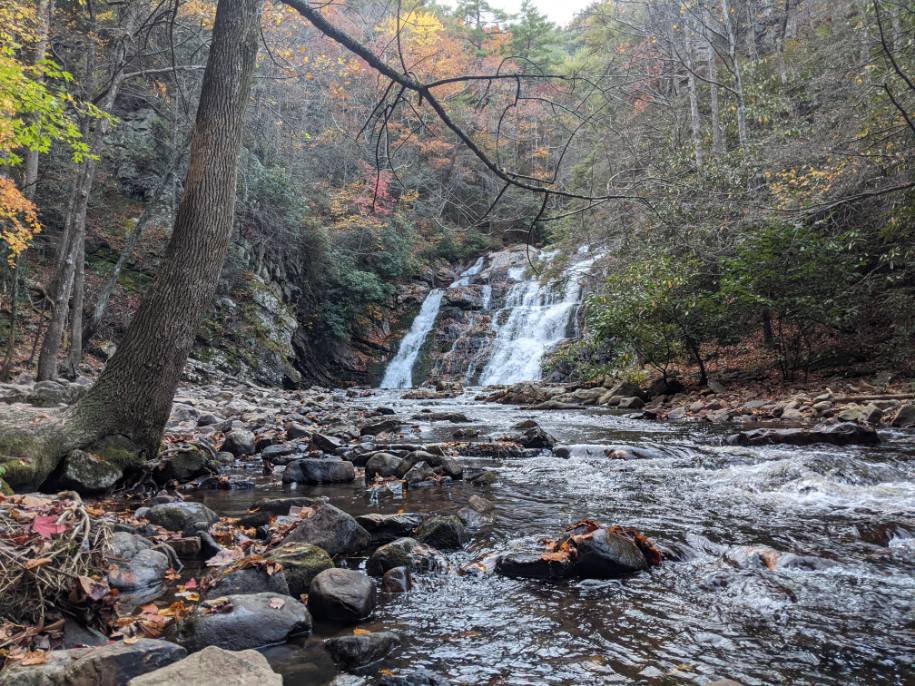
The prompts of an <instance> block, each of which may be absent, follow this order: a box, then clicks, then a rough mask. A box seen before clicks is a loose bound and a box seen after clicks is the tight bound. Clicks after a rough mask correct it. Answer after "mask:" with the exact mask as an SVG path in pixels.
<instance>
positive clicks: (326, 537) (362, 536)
mask: <svg viewBox="0 0 915 686" xmlns="http://www.w3.org/2000/svg"><path fill="white" fill-rule="evenodd" d="M285 542H287V543H293V542H297V543H310V544H311V545H316V546H318V547H319V548H323V549H324V550H326V551H327V552H328V554H330V555H343V554H349V553H358V552H360V551H361V550H364V549H365V548H366V547H368V545H369V543H370V542H371V536H369V532H368V531H366V530H365V529H363V528H362V527H361V526H359V524H358V523H357V522H356V520H355V519H353V518H352V517H351V516H350V515H348V514H347V513H346V512H344V511H343V510H340V509H338V508H336V507H334V506H333V505H331V504H330V503H319V504H316V505H315V506H314V511H313V512H312V513H311V514H310V515H309V516H308V517H306V518H305V519H302V520H301V521H300V522H299V523H298V524H297V525H296V527H295V528H294V529H293V530H292V531H291V532H290V533H289V535H288V536H286V541H285Z"/></svg>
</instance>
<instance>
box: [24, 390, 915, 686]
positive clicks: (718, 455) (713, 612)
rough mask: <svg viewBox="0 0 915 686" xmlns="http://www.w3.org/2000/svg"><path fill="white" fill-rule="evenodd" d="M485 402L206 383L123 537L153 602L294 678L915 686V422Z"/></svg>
mask: <svg viewBox="0 0 915 686" xmlns="http://www.w3.org/2000/svg"><path fill="white" fill-rule="evenodd" d="M449 395H450V396H451V397H446V396H449ZM480 397H481V396H480V395H479V394H478V393H475V392H460V393H458V392H452V393H448V392H417V391H412V392H402V391H348V392H343V391H326V392H321V391H317V390H315V391H286V392H284V391H277V390H267V389H256V388H252V387H242V386H231V385H227V384H225V383H223V384H220V385H214V386H206V385H195V386H189V387H188V388H186V389H183V390H182V392H181V393H180V394H179V397H178V398H177V399H176V404H175V407H174V411H173V418H172V423H171V425H170V427H169V440H170V441H172V444H173V446H174V448H175V449H174V451H173V452H172V453H171V454H170V455H168V456H166V457H167V458H168V459H166V460H165V461H164V463H163V465H162V469H161V470H160V472H161V473H159V474H158V475H157V476H155V477H154V478H155V479H158V480H159V481H160V482H161V483H160V486H163V487H164V490H163V492H162V493H161V494H160V495H159V496H157V497H156V498H155V499H153V500H152V501H146V502H144V503H142V505H143V507H141V508H140V509H139V510H137V511H136V512H135V513H134V514H133V517H134V519H132V520H131V521H130V522H128V523H127V524H125V525H122V528H123V527H124V526H127V528H124V529H123V531H122V533H121V534H119V540H118V544H119V545H121V546H122V549H121V558H122V559H126V560H139V561H138V562H137V564H136V565H135V566H133V567H130V565H129V564H128V569H127V570H125V572H129V573H125V574H123V575H122V578H121V581H122V582H123V583H124V584H126V586H125V592H126V591H130V590H136V591H144V590H149V589H148V588H145V587H144V588H136V589H132V588H129V584H130V583H134V582H136V584H137V585H138V586H139V585H140V584H139V582H141V581H148V582H149V584H148V586H152V587H153V591H156V590H158V591H159V598H158V600H155V602H156V603H158V604H159V605H161V606H163V607H165V606H168V605H169V603H170V602H171V601H172V600H173V598H172V595H173V594H175V593H176V591H175V588H174V585H175V584H176V583H179V584H181V585H180V586H179V587H178V591H177V594H178V595H184V596H185V597H188V596H187V594H189V593H190V594H191V595H190V597H196V595H199V596H202V601H201V602H203V603H210V606H206V607H203V608H202V609H199V610H197V611H196V612H197V615H193V616H192V617H191V620H194V618H195V617H196V621H188V618H187V617H182V618H181V620H182V621H181V622H178V624H179V625H180V626H181V631H180V633H179V634H177V635H167V636H166V637H167V638H170V640H173V641H176V642H178V643H180V644H181V645H182V646H183V647H184V648H185V649H186V650H189V651H192V652H193V651H196V650H199V649H201V648H204V647H205V646H214V645H215V646H218V647H221V648H225V649H230V650H240V649H244V648H251V647H255V646H261V645H262V644H267V643H270V644H272V645H270V646H268V647H261V648H260V650H261V653H262V654H263V655H264V656H265V657H266V658H267V660H268V661H269V664H270V666H271V667H272V668H273V670H275V671H276V672H279V673H281V674H282V675H283V680H284V683H286V684H291V685H302V686H304V685H305V684H322V683H331V682H333V681H334V680H337V681H336V683H339V684H344V683H346V684H357V683H384V684H420V683H422V684H427V683H428V684H440V683H454V684H486V683H493V684H495V683H507V684H535V683H536V684H540V683H549V684H608V683H645V684H706V683H712V682H715V681H716V680H720V679H725V678H728V679H732V680H734V681H735V682H737V683H740V684H777V683H785V684H787V683H791V684H851V683H854V684H905V683H909V681H908V680H909V679H910V678H911V673H912V672H911V666H912V664H913V661H915V639H913V637H912V633H911V622H912V616H913V609H915V606H913V599H915V563H913V552H915V476H913V474H915V469H913V466H915V436H913V434H912V432H911V431H908V430H905V429H896V428H893V427H881V428H880V430H879V437H878V434H877V433H875V432H873V430H872V429H870V428H867V427H866V426H865V425H864V424H853V425H851V426H847V427H846V428H845V429H843V430H841V431H839V433H840V434H841V437H840V438H838V439H837V438H835V437H833V436H830V435H829V434H830V432H836V429H835V428H834V427H835V426H836V424H833V425H831V426H832V427H833V428H828V427H823V428H822V429H819V430H818V431H822V432H824V433H823V435H820V434H816V435H814V436H813V438H814V439H815V440H810V441H806V440H805V441H798V440H795V441H789V442H782V441H781V440H776V439H777V438H778V436H776V437H775V438H773V437H772V436H771V434H770V435H769V438H768V439H766V440H751V438H743V439H740V438H734V436H736V435H737V434H738V432H740V431H745V432H747V433H745V434H741V435H743V436H751V437H752V435H753V434H751V433H750V432H752V431H754V430H756V431H758V429H757V428H756V427H754V426H752V425H750V426H742V425H741V426H734V425H727V426H723V425H717V424H710V423H708V424H706V423H702V424H697V423H674V422H658V421H655V420H651V419H647V418H645V416H644V414H640V413H639V411H638V410H642V412H644V410H643V409H642V408H633V407H624V408H623V409H612V408H607V407H593V406H592V407H583V406H579V405H576V404H575V403H574V398H572V399H569V400H570V401H566V400H565V399H564V400H563V401H562V402H561V404H560V403H556V404H553V405H548V406H545V407H544V408H543V409H533V408H532V407H530V406H527V407H525V406H517V405H512V404H499V403H495V402H489V401H486V400H482V399H480ZM616 404H617V405H619V403H618V402H617V403H616ZM634 404H635V405H637V404H638V403H634ZM547 407H552V408H554V409H546V408H547ZM837 419H838V418H837ZM764 430H771V428H769V429H764ZM797 430H798V429H795V431H797ZM847 434H853V437H852V439H847V437H846V435H847ZM756 435H758V434H756ZM770 439H771V440H770ZM874 439H877V440H876V441H875V440H874ZM798 443H802V444H800V445H799V444H798ZM207 444H208V445H211V446H212V448H213V450H212V453H209V452H208V451H206V450H204V451H203V453H204V454H202V455H201V453H200V451H199V450H198V449H196V448H193V446H195V445H197V446H199V445H207ZM837 444H842V445H837ZM208 470H216V471H218V473H216V474H211V473H208ZM173 480H174V481H183V482H187V481H188V480H190V485H185V486H181V487H178V489H177V491H175V490H174V489H173V486H174V481H173ZM170 481H172V483H169V482H170ZM218 516H221V517H222V519H220V520H219V521H217V520H216V517H218ZM227 518H229V519H227ZM130 526H134V527H136V528H135V529H134V530H131V529H130V528H129V527H130ZM150 526H151V527H153V528H152V530H150V529H148V528H147V527H150ZM167 530H174V532H173V533H171V534H167V535H166V538H167V540H170V541H171V542H172V543H173V544H174V545H173V547H174V549H175V550H176V551H177V552H178V554H179V555H180V556H181V557H182V561H183V563H184V565H185V567H184V569H183V570H182V571H181V572H180V574H179V575H178V576H179V577H180V578H178V579H177V580H172V581H171V582H170V583H169V584H165V585H164V586H168V590H164V588H163V589H158V587H157V586H156V583H157V581H158V579H154V578H150V579H145V577H144V578H138V576H137V575H138V574H139V575H140V576H142V574H146V573H150V572H149V570H150V569H153V568H154V569H153V571H154V572H155V573H154V574H153V573H150V574H151V577H155V576H156V575H159V576H162V575H165V576H168V574H169V573H168V572H166V568H167V567H169V566H170V565H171V564H173V562H172V561H170V560H169V559H168V558H167V556H166V555H165V554H163V553H162V552H161V551H160V550H154V549H146V548H144V546H143V545H142V544H137V539H135V538H132V537H133V536H139V537H140V538H143V535H144V534H149V535H150V536H151V537H152V538H153V539H155V536H152V534H153V533H155V532H159V533H160V534H163V535H164V534H165V532H166V531H167ZM128 539H129V540H128ZM246 539H247V540H249V541H250V543H246V542H245V540H246ZM131 545H133V546H134V547H133V548H131V547H130V546H131ZM144 551H145V552H144ZM255 551H258V554H257V555H256V556H249V557H260V558H263V559H262V560H259V561H255V562H252V563H251V564H247V563H246V564H242V565H239V564H238V562H239V559H241V558H242V557H243V556H244V555H246V554H248V553H253V552H255ZM137 555H142V556H143V559H140V558H137V557H136V556H137ZM160 556H161V557H160ZM219 556H222V558H220V557H219ZM147 558H148V559H147ZM245 559H248V558H245ZM280 569H281V570H282V573H281V574H278V573H277V571H278V570H280ZM206 577H211V578H212V579H214V581H213V582H210V581H207V582H204V584H203V585H204V586H209V585H210V584H211V583H212V584H213V585H212V587H211V588H209V587H207V588H204V589H196V588H195V586H197V584H199V583H200V582H201V580H203V579H205V578H206ZM190 580H193V583H192V584H191V581H190ZM115 581H117V579H115ZM215 581H218V583H216V582H215ZM112 583H114V581H113V582H112ZM184 584H191V585H190V587H188V586H185V585H184ZM162 592H164V593H165V594H166V595H165V596H162V595H161V593H162ZM303 593H307V594H308V595H307V598H305V600H304V603H299V600H298V599H299V598H300V597H301V594H303ZM153 596H155V593H153ZM220 597H229V598H230V599H231V600H230V601H229V602H228V604H226V603H225V601H220V600H219V598H220ZM137 602H149V598H148V597H145V598H141V599H138V601H137ZM306 608H307V609H306ZM244 617H253V618H254V620H246V621H248V623H247V624H246V623H245V622H244V621H242V619H243V618H244ZM268 620H269V621H268ZM147 640H149V639H142V640H141V643H142V642H143V641H147ZM157 650H162V649H161V648H157ZM208 650H212V648H208ZM202 654H203V653H195V655H202ZM173 659H177V657H174V658H173ZM176 664H181V663H176ZM37 668H38V669H40V667H37ZM17 669H24V667H18V668H17ZM347 675H351V676H347ZM352 675H355V676H352ZM360 680H364V681H360ZM252 683H254V682H252Z"/></svg>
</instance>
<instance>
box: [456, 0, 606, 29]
mask: <svg viewBox="0 0 915 686" xmlns="http://www.w3.org/2000/svg"><path fill="white" fill-rule="evenodd" d="M592 1H593V0H534V5H535V6H536V7H537V9H538V10H540V11H541V12H543V13H544V14H545V15H546V16H547V17H549V18H550V21H552V22H555V23H556V24H559V25H560V26H565V25H566V24H568V23H569V22H570V21H572V18H573V17H574V16H575V13H576V12H580V11H581V10H583V9H584V8H585V7H587V6H588V5H590V4H591V2H592ZM446 2H447V4H449V5H452V6H453V5H454V4H455V2H454V0H446ZM489 4H490V5H491V6H493V7H496V8H498V9H500V10H505V11H506V12H511V13H515V12H517V11H518V10H519V9H521V0H489Z"/></svg>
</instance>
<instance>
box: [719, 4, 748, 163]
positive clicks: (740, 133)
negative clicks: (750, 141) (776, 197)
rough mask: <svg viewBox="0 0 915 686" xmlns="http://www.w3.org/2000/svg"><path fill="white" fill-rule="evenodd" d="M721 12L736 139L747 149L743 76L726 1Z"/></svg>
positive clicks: (728, 5)
mask: <svg viewBox="0 0 915 686" xmlns="http://www.w3.org/2000/svg"><path fill="white" fill-rule="evenodd" d="M721 11H722V13H723V14H724V25H725V28H726V29H727V35H728V56H729V57H730V61H731V68H732V69H733V70H734V92H735V94H736V97H737V139H738V141H739V142H740V147H741V149H743V150H746V147H747V106H746V102H745V101H744V97H743V76H742V75H741V72H740V64H739V62H738V61H737V36H736V34H735V32H734V22H733V21H732V20H731V7H730V3H729V2H728V0H721Z"/></svg>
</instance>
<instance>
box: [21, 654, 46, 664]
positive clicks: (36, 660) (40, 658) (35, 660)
mask: <svg viewBox="0 0 915 686" xmlns="http://www.w3.org/2000/svg"><path fill="white" fill-rule="evenodd" d="M47 661H48V654H47V653H42V652H28V653H26V654H25V657H23V658H22V659H21V660H18V664H20V665H43V664H44V663H45V662H47Z"/></svg>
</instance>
